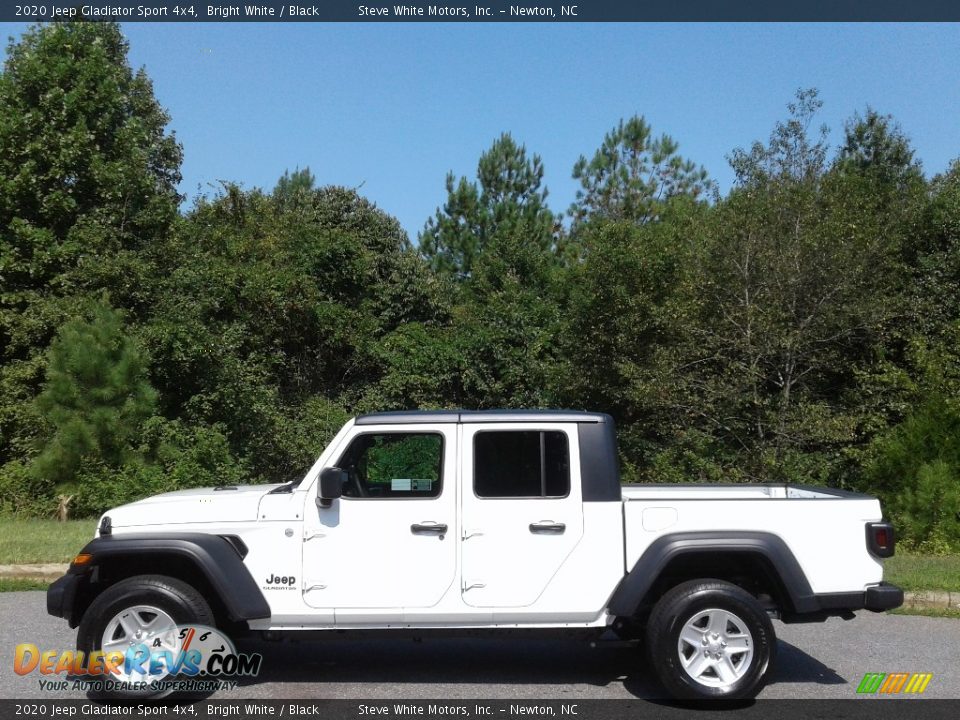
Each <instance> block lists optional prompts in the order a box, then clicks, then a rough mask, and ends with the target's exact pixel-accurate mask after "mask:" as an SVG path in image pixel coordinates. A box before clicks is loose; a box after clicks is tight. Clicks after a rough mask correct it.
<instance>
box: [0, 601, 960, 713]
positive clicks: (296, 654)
mask: <svg viewBox="0 0 960 720" xmlns="http://www.w3.org/2000/svg"><path fill="white" fill-rule="evenodd" d="M0 618H2V622H0V649H2V654H3V659H2V661H0V663H2V664H0V698H17V699H21V698H22V699H26V698H39V697H46V698H49V699H53V698H58V699H66V698H70V697H75V698H77V699H82V698H83V697H84V696H83V694H82V693H81V692H78V691H74V692H72V693H71V692H60V693H56V694H53V695H51V694H50V693H44V692H42V691H41V690H40V687H39V684H38V676H37V675H36V674H31V675H26V676H19V675H16V674H15V673H14V672H13V653H14V647H15V646H16V645H17V644H18V643H23V642H32V643H34V644H36V645H37V646H38V647H39V648H40V649H41V650H43V649H72V648H73V647H74V644H73V643H74V640H75V636H74V631H72V630H70V629H69V628H68V627H67V625H66V623H65V622H64V621H62V620H59V619H56V618H52V617H50V616H48V615H47V614H46V610H45V603H44V594H43V593H42V592H17V593H0ZM775 626H776V631H777V635H778V637H779V649H778V659H777V665H776V669H775V672H774V675H773V678H772V681H771V682H770V684H769V685H768V686H767V687H766V688H765V689H764V690H763V693H762V694H761V697H764V698H850V697H853V696H854V695H855V691H856V687H857V685H858V684H859V682H860V679H861V678H862V677H863V675H864V673H867V672H932V673H933V674H934V676H933V679H932V681H931V682H930V684H929V686H928V687H927V690H926V692H925V694H924V695H925V697H937V698H960V667H958V663H957V659H958V658H960V620H951V619H946V618H928V617H911V616H903V615H875V614H873V613H869V612H864V613H861V614H860V615H859V616H858V617H857V618H856V619H855V620H851V621H848V622H845V621H843V620H839V619H832V620H829V621H827V622H826V623H821V624H812V625H784V624H782V623H775ZM240 649H241V650H245V651H256V652H261V653H263V655H264V669H263V671H262V672H261V674H260V676H259V677H258V678H257V679H256V680H253V681H247V682H244V683H242V684H241V685H242V686H241V687H240V688H238V689H236V690H233V691H229V692H221V693H218V694H217V695H214V696H213V698H212V699H216V698H217V697H220V698H223V699H231V700H235V699H237V698H272V699H285V698H325V699H338V698H342V699H371V700H373V699H379V698H383V699H388V698H389V699H407V698H409V699H419V698H449V699H455V698H489V699H505V700H509V699H530V698H540V699H553V700H562V701H566V700H568V699H569V700H574V699H577V700H586V699H604V698H656V697H659V696H661V695H662V693H661V691H659V689H658V687H657V685H656V684H655V683H654V682H652V681H651V680H650V679H649V678H650V675H651V672H650V668H649V666H648V665H647V663H646V662H645V661H643V659H642V655H641V653H640V652H639V651H638V650H637V649H635V648H631V647H624V646H622V645H618V646H613V647H607V646H603V645H600V646H598V647H596V648H591V647H589V645H587V644H586V643H582V642H575V641H568V640H534V641H531V640H520V639H516V640H514V639H506V640H490V639H482V640H481V639H474V640H459V639H458V640H447V639H443V640H439V639H437V640H424V641H423V642H421V643H415V642H413V641H411V640H363V641H352V642H346V641H341V640H334V641H327V642H281V643H268V642H262V641H247V642H245V643H242V644H240Z"/></svg>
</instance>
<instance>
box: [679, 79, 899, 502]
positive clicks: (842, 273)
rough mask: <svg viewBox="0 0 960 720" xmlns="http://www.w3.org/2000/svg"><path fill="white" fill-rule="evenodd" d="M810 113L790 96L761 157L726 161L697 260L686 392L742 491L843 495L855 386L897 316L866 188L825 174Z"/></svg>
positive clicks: (890, 255)
mask: <svg viewBox="0 0 960 720" xmlns="http://www.w3.org/2000/svg"><path fill="white" fill-rule="evenodd" d="M819 107H820V101H819V100H818V99H817V96H816V93H815V92H814V91H801V92H799V93H798V94H797V101H796V102H795V103H791V104H790V105H789V110H790V117H789V118H788V119H787V120H786V121H784V122H781V123H778V124H777V126H776V128H775V130H774V132H773V133H772V135H771V138H770V141H769V143H768V144H766V145H763V144H761V143H756V144H754V146H753V147H752V148H751V150H750V151H736V152H735V153H734V154H733V156H732V164H733V166H734V168H735V170H736V172H737V177H738V185H737V187H736V188H735V189H734V190H733V191H732V192H731V194H730V196H729V197H728V198H727V199H725V200H724V201H723V202H722V203H721V204H720V206H719V207H718V208H717V211H716V213H715V216H714V223H713V226H712V230H711V233H710V236H709V251H708V252H707V254H706V255H705V257H706V265H705V266H704V270H703V281H702V287H703V291H704V298H703V301H704V304H703V307H704V312H705V315H704V316H703V319H702V321H701V322H700V323H699V324H698V335H697V337H696V338H695V339H696V345H697V347H699V348H700V349H701V350H700V361H699V362H698V363H697V364H696V365H695V366H696V367H698V368H700V372H703V371H706V372H707V377H704V378H700V379H698V380H696V382H698V383H699V384H700V386H701V388H702V390H701V392H702V398H701V405H702V407H704V408H710V409H711V416H710V422H711V423H712V424H713V426H714V429H713V431H712V432H713V433H715V434H716V435H718V436H720V437H722V438H723V440H724V443H725V444H726V445H727V446H728V447H730V448H732V449H733V450H734V452H735V453H736V455H737V456H738V457H739V458H740V460H739V462H738V464H739V465H740V466H741V467H743V468H745V469H746V473H747V476H748V477H754V478H769V479H778V480H786V479H795V480H810V481H818V482H831V483H835V482H842V481H843V479H844V477H845V473H846V470H847V468H846V466H845V456H846V452H847V450H848V449H849V448H851V447H854V446H856V445H857V444H858V443H863V442H864V437H863V436H861V435H860V433H861V430H862V428H861V426H860V420H861V419H862V414H861V410H862V408H861V407H859V406H858V402H859V401H858V400H857V396H858V394H859V390H860V389H861V388H860V387H859V385H858V381H859V373H860V372H861V370H862V369H863V368H865V367H867V366H868V365H869V364H870V362H872V360H873V358H874V357H875V354H876V353H877V352H878V351H881V352H882V348H883V347H884V344H885V342H886V339H887V334H886V333H887V326H888V323H889V321H890V319H891V318H893V317H895V316H896V315H897V314H898V313H899V312H900V306H899V303H898V292H897V284H896V281H895V278H896V273H897V271H898V265H897V257H898V254H899V250H900V247H899V238H898V237H897V235H896V233H891V232H890V229H889V228H888V227H887V226H886V225H885V222H884V220H885V216H884V213H882V212H879V211H878V203H879V200H878V197H877V195H876V192H875V187H874V186H873V185H872V184H871V183H870V182H869V181H867V180H866V179H864V178H863V176H862V175H859V174H856V173H847V172H842V171H841V170H837V171H832V172H831V171H830V165H829V163H828V162H827V155H828V146H827V144H826V129H825V128H821V129H820V130H819V132H817V134H816V135H814V136H811V127H812V125H813V121H814V119H815V116H816V112H817V110H818V109H819ZM841 165H842V164H841ZM848 479H849V478H848Z"/></svg>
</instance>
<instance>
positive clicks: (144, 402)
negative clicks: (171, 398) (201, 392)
mask: <svg viewBox="0 0 960 720" xmlns="http://www.w3.org/2000/svg"><path fill="white" fill-rule="evenodd" d="M155 405H156V393H155V392H154V390H153V388H152V387H151V386H150V383H149V382H148V381H147V374H146V363H145V361H144V358H143V356H142V354H141V353H140V351H139V350H138V349H137V347H136V345H135V344H134V343H133V341H132V340H131V339H130V337H129V336H128V335H127V334H126V333H125V331H124V326H123V321H122V317H121V315H120V313H119V312H117V311H116V310H113V309H112V308H110V307H109V306H107V305H104V304H98V305H96V306H95V307H94V308H93V311H92V313H91V316H90V319H89V320H74V321H72V322H69V323H67V324H66V325H65V326H64V327H63V328H62V329H61V330H60V332H59V333H58V335H57V337H56V339H55V340H54V342H53V343H52V345H51V347H50V352H49V366H48V369H47V379H46V384H45V386H44V389H43V392H42V393H41V394H40V396H39V397H38V398H37V408H38V409H39V411H40V413H41V415H42V416H43V418H44V419H45V420H46V421H47V423H48V424H49V426H50V427H51V428H52V429H53V434H52V436H51V437H50V439H49V440H48V441H47V442H46V444H45V445H44V447H43V450H42V452H41V453H40V455H39V456H38V457H37V459H36V461H35V463H34V470H35V472H36V473H37V474H38V475H40V476H41V477H43V478H45V479H49V480H53V481H56V482H60V483H63V482H70V481H72V480H73V479H74V478H75V476H76V474H77V473H78V471H79V470H81V468H82V467H83V466H84V465H85V464H90V463H92V464H99V465H103V466H106V467H109V468H119V467H121V466H122V465H123V464H124V463H126V462H128V461H129V460H130V459H131V457H132V455H134V453H135V451H134V448H135V446H136V443H137V440H138V432H139V428H140V427H141V425H142V423H143V422H144V421H145V420H146V419H147V418H149V417H150V416H151V415H152V414H153V412H154V408H155Z"/></svg>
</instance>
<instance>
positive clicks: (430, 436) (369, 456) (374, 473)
mask: <svg viewBox="0 0 960 720" xmlns="http://www.w3.org/2000/svg"><path fill="white" fill-rule="evenodd" d="M337 465H338V466H339V467H340V468H342V469H343V470H346V471H347V481H346V483H345V484H344V486H343V496H344V497H348V498H432V497H437V496H438V495H439V494H440V490H441V485H442V478H441V476H442V469H443V437H442V436H441V435H438V434H436V433H367V434H363V435H358V436H357V437H355V438H354V439H353V442H351V443H350V447H348V448H347V451H346V452H345V453H344V454H343V456H341V458H340V461H339V462H338V463H337Z"/></svg>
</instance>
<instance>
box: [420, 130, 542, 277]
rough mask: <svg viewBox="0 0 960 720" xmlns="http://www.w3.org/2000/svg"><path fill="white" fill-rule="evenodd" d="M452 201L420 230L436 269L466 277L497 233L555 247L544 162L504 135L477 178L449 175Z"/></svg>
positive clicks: (482, 162) (424, 250) (422, 249)
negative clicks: (474, 180)
mask: <svg viewBox="0 0 960 720" xmlns="http://www.w3.org/2000/svg"><path fill="white" fill-rule="evenodd" d="M446 187H447V201H446V202H445V203H444V206H443V208H438V209H437V212H436V215H435V216H434V217H433V218H431V219H430V220H428V221H427V224H426V227H425V228H424V230H423V232H421V233H420V252H421V254H422V255H423V256H424V257H425V258H426V259H427V261H428V262H429V263H430V265H431V267H432V268H433V269H434V270H437V271H439V272H443V273H447V274H451V275H453V276H454V277H455V278H459V279H466V278H468V277H469V276H470V274H471V272H472V271H473V266H474V263H475V262H476V260H477V258H478V257H479V256H480V255H481V254H483V253H484V252H485V251H486V249H487V246H488V245H489V244H490V243H491V242H492V241H493V239H494V238H496V237H497V236H506V235H509V236H514V237H521V236H522V237H524V238H525V241H526V242H527V243H529V244H531V245H532V246H533V247H535V248H537V249H538V250H541V251H543V252H548V251H552V249H553V246H554V242H555V237H554V236H555V218H554V216H553V213H552V212H551V211H550V209H549V208H548V207H547V190H546V188H545V187H543V163H542V162H541V160H540V156H539V155H533V156H532V157H528V155H527V150H526V147H524V146H523V145H517V143H516V142H515V141H514V139H513V138H512V137H511V136H510V135H509V134H506V133H505V134H503V135H501V136H500V137H499V138H498V139H497V140H496V141H495V142H494V143H493V145H492V146H491V147H490V149H489V150H487V151H486V152H485V153H483V155H481V156H480V161H479V163H478V165H477V182H470V181H468V180H467V179H466V178H460V180H459V181H457V180H456V179H455V177H454V175H453V173H450V174H448V175H447V181H446Z"/></svg>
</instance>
